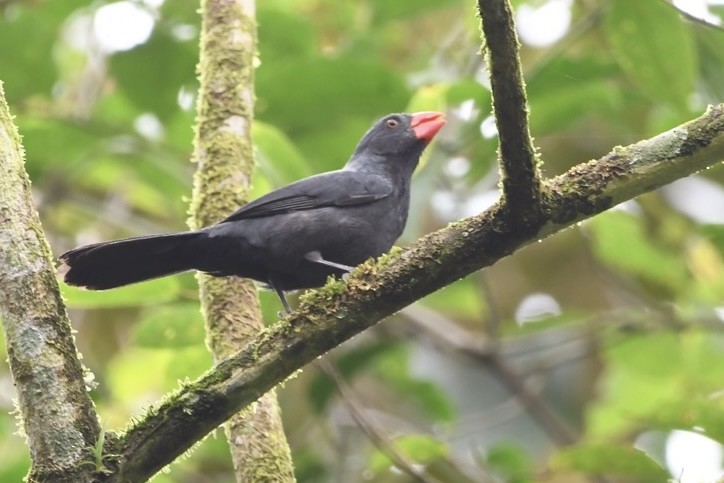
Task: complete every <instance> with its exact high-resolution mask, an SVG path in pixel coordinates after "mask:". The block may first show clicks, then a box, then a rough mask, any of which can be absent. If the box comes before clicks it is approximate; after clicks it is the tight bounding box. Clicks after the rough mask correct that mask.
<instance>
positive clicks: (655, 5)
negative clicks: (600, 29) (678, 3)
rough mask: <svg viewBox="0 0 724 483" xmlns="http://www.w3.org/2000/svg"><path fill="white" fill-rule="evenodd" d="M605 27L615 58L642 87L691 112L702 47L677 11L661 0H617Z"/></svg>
mask: <svg viewBox="0 0 724 483" xmlns="http://www.w3.org/2000/svg"><path fill="white" fill-rule="evenodd" d="M605 29H606V35H607V38H608V42H609V44H610V47H611V50H612V53H613V56H614V58H615V59H616V61H617V62H618V63H619V65H620V66H621V69H622V70H623V71H624V72H625V73H626V75H627V76H628V77H629V78H630V79H631V80H632V81H633V82H635V83H636V84H637V85H638V87H639V89H640V90H641V91H642V92H644V93H646V94H647V95H648V96H649V97H651V98H652V99H653V100H656V101H666V102H669V103H670V104H671V105H674V106H676V107H677V108H679V110H680V111H681V112H683V113H686V112H688V109H687V103H688V99H689V96H690V95H691V94H692V92H693V90H694V82H695V80H696V72H697V52H696V50H695V48H694V41H693V37H692V33H691V30H690V29H689V28H688V27H687V25H686V24H685V23H684V22H683V21H682V20H681V18H680V16H679V15H678V14H677V13H676V10H675V9H673V8H671V7H670V6H669V5H666V4H665V3H664V2H662V1H660V0H638V1H635V2H632V1H630V0H612V1H611V2H610V3H609V7H608V9H607V10H606V18H605Z"/></svg>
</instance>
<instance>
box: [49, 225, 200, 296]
mask: <svg viewBox="0 0 724 483" xmlns="http://www.w3.org/2000/svg"><path fill="white" fill-rule="evenodd" d="M204 235H205V234H204V233H203V232H194V231H191V232H186V233H174V234H170V235H154V236H144V237H137V238H127V239H125V240H117V241H110V242H103V243H95V244H93V245H86V246H84V247H80V248H76V249H74V250H70V251H69V252H65V253H63V254H62V255H61V256H60V257H59V258H60V260H61V261H62V262H63V264H64V265H63V266H61V268H60V270H59V271H60V273H61V274H62V275H63V279H64V280H65V283H67V284H68V285H76V286H80V287H85V288H89V289H92V290H104V289H108V288H114V287H120V286H122V285H128V284H131V283H136V282H142V281H144V280H150V279H152V278H157V277H163V276H165V275H171V274H172V273H178V272H183V271H185V270H191V269H193V268H197V267H196V266H195V265H196V260H195V258H196V255H195V254H196V253H198V251H197V250H196V249H195V245H196V244H195V243H194V242H195V241H197V240H198V239H199V238H201V237H203V236H204Z"/></svg>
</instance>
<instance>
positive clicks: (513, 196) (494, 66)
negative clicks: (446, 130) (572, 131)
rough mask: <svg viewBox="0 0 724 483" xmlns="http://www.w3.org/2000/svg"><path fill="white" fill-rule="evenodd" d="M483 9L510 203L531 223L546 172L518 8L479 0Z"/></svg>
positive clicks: (505, 189)
mask: <svg viewBox="0 0 724 483" xmlns="http://www.w3.org/2000/svg"><path fill="white" fill-rule="evenodd" d="M478 12H479V14H480V18H481V24H482V30H483V34H484V38H485V49H486V50H487V52H488V55H487V56H486V58H487V63H488V68H489V70H490V88H491V90H492V93H493V112H494V113H495V121H496V126H497V129H498V139H499V142H500V146H499V152H498V155H499V157H500V160H499V162H500V171H501V180H502V185H503V196H504V197H505V201H506V204H505V207H506V208H507V209H510V210H511V211H514V212H515V213H517V214H518V216H519V217H520V220H521V224H527V222H528V213H529V212H531V211H535V210H536V209H538V208H539V207H540V206H541V204H540V200H541V175H540V170H539V169H538V162H537V160H536V152H535V147H534V146H533V141H532V139H531V137H530V132H529V128H528V101H527V99H526V95H525V84H524V82H523V74H522V69H521V66H520V57H519V55H518V50H519V47H520V44H519V42H518V36H517V34H516V31H515V24H514V22H513V10H512V8H511V6H510V2H509V1H508V0H479V1H478ZM533 215H535V213H533Z"/></svg>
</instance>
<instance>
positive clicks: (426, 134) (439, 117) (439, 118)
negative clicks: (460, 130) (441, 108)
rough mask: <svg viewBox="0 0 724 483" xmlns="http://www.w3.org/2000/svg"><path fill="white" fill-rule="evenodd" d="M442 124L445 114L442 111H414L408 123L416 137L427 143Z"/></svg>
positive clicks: (443, 123)
mask: <svg viewBox="0 0 724 483" xmlns="http://www.w3.org/2000/svg"><path fill="white" fill-rule="evenodd" d="M444 125H445V114H443V113H442V112H416V113H415V114H412V122H411V123H410V126H411V127H412V130H413V131H415V136H416V137H417V139H420V140H423V141H425V142H427V143H429V142H430V141H432V138H434V137H435V134H437V132H438V131H439V130H440V129H442V127H443V126H444Z"/></svg>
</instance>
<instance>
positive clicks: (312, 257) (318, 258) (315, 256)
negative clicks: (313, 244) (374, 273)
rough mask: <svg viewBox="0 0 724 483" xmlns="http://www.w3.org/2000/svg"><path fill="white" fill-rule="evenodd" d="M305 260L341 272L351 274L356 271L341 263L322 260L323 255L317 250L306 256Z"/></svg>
mask: <svg viewBox="0 0 724 483" xmlns="http://www.w3.org/2000/svg"><path fill="white" fill-rule="evenodd" d="M304 258H305V259H307V260H308V261H310V262H312V263H319V264H320V265H326V266H328V267H332V268H337V269H339V270H344V271H345V272H351V271H352V270H353V269H354V267H350V266H349V265H342V264H341V263H334V262H330V261H329V260H325V259H324V258H322V254H321V253H319V252H318V251H317V250H315V251H313V252H309V253H307V254H305V255H304Z"/></svg>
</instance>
